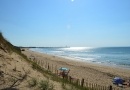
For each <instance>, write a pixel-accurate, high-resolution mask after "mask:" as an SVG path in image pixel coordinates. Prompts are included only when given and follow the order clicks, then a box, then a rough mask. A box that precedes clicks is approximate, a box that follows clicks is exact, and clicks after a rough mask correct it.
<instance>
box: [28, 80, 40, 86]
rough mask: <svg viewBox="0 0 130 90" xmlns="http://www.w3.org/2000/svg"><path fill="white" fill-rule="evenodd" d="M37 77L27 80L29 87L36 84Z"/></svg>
mask: <svg viewBox="0 0 130 90" xmlns="http://www.w3.org/2000/svg"><path fill="white" fill-rule="evenodd" d="M37 84H38V83H37V79H36V78H32V79H31V80H29V81H28V86H29V87H35V86H37Z"/></svg>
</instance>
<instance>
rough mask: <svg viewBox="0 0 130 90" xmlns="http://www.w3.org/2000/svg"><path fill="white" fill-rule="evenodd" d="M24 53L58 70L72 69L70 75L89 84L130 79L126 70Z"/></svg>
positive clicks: (34, 53) (35, 53) (33, 52)
mask: <svg viewBox="0 0 130 90" xmlns="http://www.w3.org/2000/svg"><path fill="white" fill-rule="evenodd" d="M23 53H24V54H25V55H27V56H28V58H30V57H32V56H33V57H35V59H36V60H44V61H47V62H49V63H50V64H53V65H54V66H55V65H57V67H58V68H60V67H67V68H69V69H70V73H69V75H71V76H73V77H74V78H78V79H82V78H84V79H85V80H87V81H88V82H90V83H95V84H98V85H103V86H109V85H113V83H112V79H113V78H114V77H116V76H119V77H121V78H123V79H128V78H130V76H129V75H130V71H129V70H127V69H124V68H118V67H111V66H105V65H100V64H94V63H88V62H85V63H84V62H81V61H74V60H71V59H66V58H62V57H58V56H54V55H48V54H45V53H39V52H35V51H31V50H29V49H25V51H23ZM113 86H115V85H113ZM115 87H116V86H115Z"/></svg>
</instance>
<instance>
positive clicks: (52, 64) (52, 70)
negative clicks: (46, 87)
mask: <svg viewBox="0 0 130 90" xmlns="http://www.w3.org/2000/svg"><path fill="white" fill-rule="evenodd" d="M51 68H52V70H51V71H52V73H53V64H52V67H51Z"/></svg>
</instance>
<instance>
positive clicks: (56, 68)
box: [55, 65, 58, 75]
mask: <svg viewBox="0 0 130 90" xmlns="http://www.w3.org/2000/svg"><path fill="white" fill-rule="evenodd" d="M55 74H57V65H56V66H55ZM57 75H58V74H57Z"/></svg>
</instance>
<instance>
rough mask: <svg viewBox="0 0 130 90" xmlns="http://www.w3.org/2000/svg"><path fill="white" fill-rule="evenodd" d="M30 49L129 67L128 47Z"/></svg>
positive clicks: (83, 60) (86, 60) (84, 60)
mask: <svg viewBox="0 0 130 90" xmlns="http://www.w3.org/2000/svg"><path fill="white" fill-rule="evenodd" d="M31 50H33V51H37V52H41V53H47V54H51V55H55V56H60V57H64V58H69V59H72V60H78V61H81V62H92V63H98V64H102V65H111V66H120V67H125V68H130V47H99V48H92V47H42V48H31Z"/></svg>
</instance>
